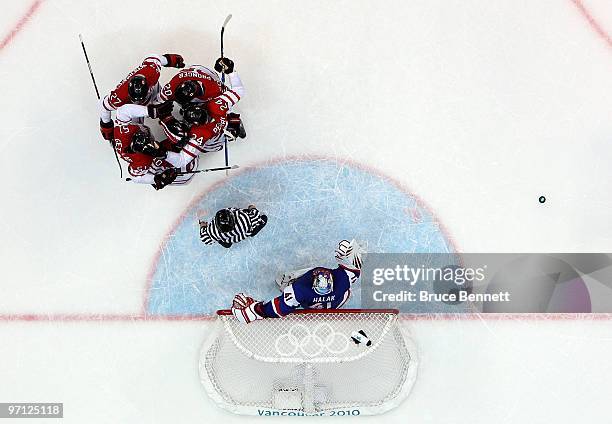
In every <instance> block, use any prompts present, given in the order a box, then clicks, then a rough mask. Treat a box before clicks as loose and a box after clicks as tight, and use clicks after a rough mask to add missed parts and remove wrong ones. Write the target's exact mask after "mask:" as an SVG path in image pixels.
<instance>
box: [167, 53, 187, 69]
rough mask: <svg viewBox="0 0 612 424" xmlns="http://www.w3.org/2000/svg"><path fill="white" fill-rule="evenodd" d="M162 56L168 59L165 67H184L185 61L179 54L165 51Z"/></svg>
mask: <svg viewBox="0 0 612 424" xmlns="http://www.w3.org/2000/svg"><path fill="white" fill-rule="evenodd" d="M164 57H165V58H166V60H168V64H167V65H166V68H184V67H185V61H184V60H183V56H181V55H180V54H174V53H166V54H165V55H164Z"/></svg>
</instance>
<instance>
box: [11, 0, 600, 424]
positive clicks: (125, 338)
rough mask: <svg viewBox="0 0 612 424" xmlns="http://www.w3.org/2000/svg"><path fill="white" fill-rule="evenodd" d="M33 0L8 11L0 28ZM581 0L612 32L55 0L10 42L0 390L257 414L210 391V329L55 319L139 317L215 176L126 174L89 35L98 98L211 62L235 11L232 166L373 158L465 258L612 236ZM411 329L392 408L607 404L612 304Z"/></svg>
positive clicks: (372, 5)
mask: <svg viewBox="0 0 612 424" xmlns="http://www.w3.org/2000/svg"><path fill="white" fill-rule="evenodd" d="M30 4H31V3H30V1H29V0H28V1H26V0H21V1H14V2H10V3H8V2H7V4H3V5H2V11H3V12H2V14H1V15H2V16H1V17H0V28H1V30H0V31H1V32H2V35H0V36H4V34H8V33H9V32H10V31H11V28H13V27H14V25H15V24H16V22H17V21H18V20H19V18H20V16H22V15H23V14H24V13H26V11H27V10H28V8H29V7H30ZM580 4H584V6H585V7H586V8H587V9H588V10H589V11H590V12H591V13H592V16H593V17H594V18H595V19H597V25H599V27H600V28H601V29H602V30H603V31H608V32H609V33H612V8H611V7H610V5H609V3H607V2H606V1H604V0H585V1H584V3H580V2H578V0H555V1H553V0H546V1H539V2H533V1H527V0H519V1H506V0H497V1H485V0H469V1H452V0H445V1H443V0H429V1H395V0H394V1H387V2H375V1H363V0H354V1H336V2H327V1H323V0H311V1H307V2H306V1H303V2H298V1H292V2H281V1H272V0H263V1H258V2H249V1H246V0H235V1H232V2H229V1H218V2H212V1H204V0H202V1H197V2H196V1H184V0H180V1H172V2H170V1H166V2H162V1H151V0H149V1H141V0H138V1H130V2H120V3H117V2H114V3H112V2H108V1H88V2H77V1H68V0H46V1H44V2H43V3H42V4H41V5H40V7H39V10H38V11H37V13H36V14H34V15H33V17H32V19H31V20H30V21H29V22H27V23H26V24H25V25H24V26H23V28H22V30H21V31H20V32H19V33H17V34H16V35H15V36H14V38H13V39H12V41H11V42H10V43H9V44H7V45H6V47H4V48H3V49H1V50H0V65H1V70H0V75H1V77H0V94H1V95H2V109H1V111H2V115H1V116H2V123H1V125H0V143H1V145H2V155H1V156H0V169H2V180H1V181H2V187H3V188H2V206H1V213H0V217H1V219H0V240H2V242H1V243H0V269H1V270H2V278H1V279H0V280H1V281H2V284H1V287H2V290H1V295H0V315H2V316H3V317H4V318H5V319H4V320H3V321H2V322H0V338H1V339H2V342H1V343H0V362H1V365H0V381H1V383H0V401H2V402H10V401H33V402H64V404H65V419H64V421H63V422H65V423H83V422H88V423H165V422H177V423H195V422H215V421H218V420H223V421H224V422H228V423H230V422H232V423H234V422H247V421H246V419H245V418H241V417H237V416H231V415H229V414H227V413H225V412H223V411H221V410H220V409H218V408H217V407H216V406H215V405H214V404H212V403H211V402H210V401H209V399H208V398H206V396H205V394H204V392H203V390H202V389H201V387H200V385H199V381H198V376H197V357H198V349H199V346H200V344H201V343H202V341H203V339H204V337H205V336H206V333H207V331H208V330H209V328H210V323H209V322H204V321H172V322H168V321H144V322H143V321H134V322H130V321H125V320H117V321H112V322H110V321H88V320H75V321H65V320H60V319H58V316H59V318H61V316H63V315H66V314H69V315H73V316H76V317H77V318H78V317H92V316H96V314H100V315H104V316H106V315H117V316H137V315H139V314H140V313H141V308H142V299H143V291H144V290H145V282H146V278H147V272H148V271H149V267H150V263H151V258H152V257H154V255H155V253H156V252H157V250H158V247H159V244H160V242H161V241H162V239H163V237H164V235H165V234H166V233H167V232H168V230H169V228H170V227H171V226H172V224H173V223H174V221H175V220H176V219H177V217H178V216H179V215H180V214H181V212H183V211H184V209H185V208H186V206H187V205H188V204H189V202H190V201H191V200H192V199H193V198H194V197H195V196H197V195H198V194H199V193H201V192H202V191H203V190H205V189H206V188H207V187H210V186H211V185H212V184H214V183H216V182H218V181H220V180H222V179H223V178H225V176H224V175H223V174H222V173H220V174H215V175H209V174H207V175H203V176H197V179H195V180H194V182H193V183H192V184H191V185H189V186H186V187H179V188H173V189H167V190H163V191H160V192H155V191H154V190H153V189H151V188H150V187H146V186H144V187H143V186H141V185H135V184H129V183H125V182H122V181H120V179H119V176H118V170H117V168H116V164H115V162H114V157H113V155H112V151H111V149H109V147H108V146H107V145H106V144H105V143H104V142H103V141H102V140H101V138H100V136H99V133H98V128H97V115H96V114H97V112H96V99H95V95H94V91H93V87H92V85H91V81H90V77H89V74H88V71H87V67H86V65H85V63H84V60H83V56H82V52H81V49H80V45H79V43H78V34H79V33H82V34H83V36H84V39H85V41H86V43H87V47H88V51H89V55H90V59H91V61H92V65H93V69H94V71H95V74H96V78H97V81H98V85H99V87H100V89H101V91H102V92H106V91H108V90H109V89H111V88H112V87H114V85H115V84H116V83H117V82H118V80H119V79H121V78H123V77H124V76H125V74H127V72H128V71H129V70H130V69H131V68H132V67H133V66H135V65H136V64H137V63H138V62H139V61H140V60H141V59H142V58H143V57H144V56H145V55H146V54H147V53H150V52H155V53H166V52H176V53H181V54H183V55H184V56H185V57H186V59H187V61H189V62H199V63H204V64H211V63H212V62H213V61H214V59H215V58H216V57H217V56H218V31H219V25H220V24H221V23H222V21H223V19H224V17H225V16H226V15H227V14H228V13H230V12H231V13H232V14H233V15H234V17H233V19H232V21H231V22H230V24H229V27H228V30H227V32H226V54H227V55H228V56H229V57H232V58H233V59H235V61H236V64H237V69H239V70H240V73H241V76H242V79H243V81H244V84H245V86H246V88H247V90H248V95H247V97H246V98H245V100H244V102H243V103H241V105H240V109H241V112H242V113H243V114H244V117H245V121H246V125H247V131H248V133H249V138H248V142H246V143H244V144H242V145H240V146H236V147H235V148H232V150H231V151H230V157H231V160H232V162H235V163H238V164H240V165H242V166H248V165H249V164H253V163H260V162H262V161H266V160H268V159H276V158H282V157H284V156H294V155H300V156H301V155H306V154H316V155H324V156H330V157H339V158H350V159H351V160H354V161H356V162H359V163H364V164H368V165H370V166H372V167H374V168H376V169H378V170H380V171H383V172H384V173H385V174H387V175H389V176H391V177H393V178H395V179H397V180H399V181H401V182H402V183H404V184H405V185H406V186H408V187H410V189H411V190H412V191H413V192H414V193H415V194H416V195H418V196H419V197H420V198H422V199H423V200H424V201H425V202H426V203H427V204H429V205H430V206H431V208H432V209H433V210H434V211H435V213H436V215H437V216H438V217H439V218H440V220H441V222H442V223H444V224H445V226H446V227H447V228H448V230H449V232H450V234H451V235H452V236H453V239H454V240H455V242H456V245H457V247H458V248H459V249H460V250H461V251H463V252H532V251H533V252H538V251H542V252H548V251H554V252H581V251H604V252H605V251H609V250H610V248H611V247H612V234H611V231H610V229H611V226H610V222H609V216H610V212H611V195H610V193H612V182H611V181H612V179H611V178H610V172H609V169H610V165H609V164H610V161H611V159H612V147H611V146H612V120H611V119H610V93H611V92H612V78H610V75H611V70H612V47H610V45H609V44H608V43H607V42H606V40H605V39H604V38H603V37H602V36H601V35H600V34H598V33H597V31H596V30H595V29H594V28H593V26H592V25H590V24H589V21H588V20H587V19H586V18H585V16H583V14H581V11H580V9H579V7H578V5H580ZM169 75H171V72H170V71H168V70H165V71H164V73H163V76H162V78H163V79H167V78H168V77H169ZM204 162H205V163H207V164H210V165H211V166H215V165H220V164H222V163H223V154H222V153H219V154H215V155H211V156H210V157H209V158H207V159H206V161H204ZM540 195H545V196H546V198H547V199H548V200H547V202H546V203H545V204H540V203H538V201H537V199H538V197H539V196H540ZM312 219H316V217H312ZM28 314H32V315H36V316H39V317H41V316H42V317H49V319H50V321H45V320H43V321H27V320H24V319H23V318H24V317H23V316H24V315H28ZM11 317H21V319H16V320H12V319H11ZM411 326H412V330H413V334H414V338H415V340H416V343H417V344H418V345H419V347H420V349H421V357H422V366H421V369H420V376H419V379H418V382H417V384H416V386H415V388H414V391H413V393H412V395H411V396H410V398H409V399H408V400H407V401H406V402H405V403H404V404H403V405H402V407H401V408H400V409H397V410H395V411H393V412H391V413H390V414H389V415H388V416H387V417H385V419H387V420H388V421H389V422H393V423H400V422H401V423H405V422H413V423H448V422H454V423H470V424H475V423H490V422H530V423H545V422H546V423H548V422H555V423H574V422H578V421H580V422H602V421H605V420H607V419H609V412H608V408H607V404H608V402H609V399H610V397H611V396H612V389H611V386H610V384H609V379H610V376H611V375H612V365H611V362H610V354H611V353H612V336H611V334H612V333H611V330H612V321H610V320H597V321H591V320H577V321H571V320H570V321H567V320H566V321H543V320H524V321H493V320H487V319H483V320H474V321H415V322H412V323H411ZM320 421H321V422H326V420H325V419H321V420H320ZM278 422H284V421H283V420H282V419H280V420H278Z"/></svg>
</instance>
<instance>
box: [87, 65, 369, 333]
mask: <svg viewBox="0 0 612 424" xmlns="http://www.w3.org/2000/svg"><path fill="white" fill-rule="evenodd" d="M162 67H169V68H176V69H180V70H179V71H178V72H177V73H176V74H175V75H174V76H173V77H172V78H171V79H170V81H169V82H168V83H167V84H165V85H164V86H163V87H161V85H160V82H159V79H160V74H161V68H162ZM215 71H216V72H215ZM225 78H227V84H226V81H225ZM243 96H244V88H243V86H242V81H241V80H240V77H239V76H238V74H237V73H236V71H235V70H234V62H233V61H232V60H230V59H228V58H226V57H221V58H219V59H217V61H216V62H215V64H214V71H213V70H211V69H209V68H206V67H204V66H201V65H192V66H190V67H187V68H185V62H184V59H183V57H182V56H181V55H178V54H172V53H168V54H164V55H149V56H148V57H147V58H145V60H144V61H143V62H142V64H141V65H140V66H138V67H137V68H136V69H134V70H133V71H132V72H130V73H129V75H128V76H127V77H126V78H125V79H124V80H123V81H121V82H120V83H119V85H117V87H116V88H115V89H114V90H112V91H111V92H110V94H108V95H106V96H104V97H103V98H102V99H101V100H100V103H99V110H100V131H101V133H102V137H103V138H104V139H105V140H107V141H109V142H110V144H111V145H112V147H113V148H114V149H115V152H116V154H117V156H118V157H120V158H121V159H122V160H123V161H125V162H127V164H128V172H129V174H130V177H129V178H128V180H131V181H132V182H135V183H141V184H151V185H153V187H154V188H155V189H156V190H159V189H162V188H164V187H165V186H167V185H170V184H172V185H176V184H185V183H187V182H189V181H190V179H191V178H192V177H193V175H194V173H193V172H194V170H196V169H197V166H198V158H199V156H200V155H202V154H205V153H208V152H214V151H219V150H221V149H223V147H224V144H225V143H226V142H227V141H228V140H227V138H229V139H231V140H235V139H236V138H244V137H246V132H245V130H244V126H243V124H242V122H241V120H240V115H239V114H237V113H235V112H234V111H233V107H234V106H235V105H236V104H237V103H238V101H239V100H240V99H241V98H242V97H243ZM175 103H177V104H178V106H179V113H178V116H180V119H178V118H177V117H175V115H173V110H174V104H175ZM113 112H114V113H115V119H114V120H113V117H112V113H113ZM145 118H151V119H154V120H157V122H158V123H159V125H160V126H161V128H162V129H163V133H164V135H165V138H164V139H163V140H159V141H158V140H156V139H155V137H154V136H153V134H152V132H151V129H150V128H149V127H148V126H147V125H145ZM267 222H268V217H267V216H266V215H263V214H261V213H260V212H259V210H257V208H256V207H255V206H254V205H250V206H249V207H248V208H247V209H238V208H226V209H222V210H220V211H218V212H217V213H216V215H215V216H214V218H213V219H212V220H211V221H210V222H207V221H203V220H200V238H201V240H202V242H203V243H205V244H213V243H215V242H216V243H218V244H220V245H221V246H223V247H225V248H230V247H231V246H232V245H233V244H235V243H238V242H240V241H242V240H244V239H245V238H247V237H254V236H255V235H257V234H258V233H259V232H260V231H261V230H262V228H264V226H265V225H266V223H267ZM363 254H364V249H363V247H362V246H360V245H359V243H357V242H356V241H355V240H353V241H351V242H349V241H347V240H342V241H341V242H340V243H339V245H338V247H337V248H336V254H335V257H336V261H337V262H338V267H337V268H335V269H329V268H323V267H317V268H312V269H309V268H307V269H302V270H299V271H294V272H289V273H285V274H283V275H282V276H281V277H279V278H278V279H277V281H276V282H277V284H278V286H279V289H280V290H281V294H280V295H279V296H278V297H275V298H274V299H272V300H270V301H267V302H259V301H256V300H254V299H253V298H252V297H250V296H247V295H245V294H243V293H239V294H237V295H236V296H235V297H234V299H233V302H232V312H233V314H234V316H235V317H236V319H238V320H239V321H241V322H244V323H250V322H253V321H256V320H260V319H264V318H278V317H282V316H284V315H287V314H289V313H291V312H292V311H294V310H295V309H297V308H304V309H336V308H340V307H342V306H343V305H344V304H345V303H346V302H347V300H348V299H349V297H350V294H351V286H352V284H353V283H355V282H356V281H357V280H358V279H359V277H360V272H361V267H362V255H363Z"/></svg>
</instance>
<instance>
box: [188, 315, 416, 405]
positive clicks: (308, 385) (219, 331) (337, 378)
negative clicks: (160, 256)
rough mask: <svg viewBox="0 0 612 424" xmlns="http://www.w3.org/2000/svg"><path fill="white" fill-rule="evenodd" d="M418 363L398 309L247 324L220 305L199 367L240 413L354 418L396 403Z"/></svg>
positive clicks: (208, 386)
mask: <svg viewBox="0 0 612 424" xmlns="http://www.w3.org/2000/svg"><path fill="white" fill-rule="evenodd" d="M357 334H359V335H360V336H361V339H360V340H356V339H358V338H356V337H355V335H357ZM364 335H367V339H366V338H365V337H366V336H364ZM417 363H418V360H417V354H416V348H415V345H414V344H413V342H412V340H411V338H410V336H409V333H408V329H407V328H406V322H404V323H401V322H400V321H399V320H398V311H397V310H366V309H344V310H299V311H295V312H294V313H292V314H291V315H288V316H286V317H283V318H279V319H271V320H258V321H256V322H253V323H251V324H249V325H244V324H243V323H241V322H239V321H238V320H237V319H236V318H235V317H234V316H233V314H232V312H231V311H229V310H222V311H219V312H218V315H217V323H216V327H215V329H214V331H213V332H212V333H211V334H210V336H209V338H208V339H207V340H206V341H205V343H204V345H203V346H202V349H201V352H200V364H199V369H200V379H201V382H202V385H203V386H204V388H205V390H206V392H207V394H208V396H209V397H210V398H211V399H212V400H213V401H214V402H215V403H216V404H217V405H219V406H220V407H222V408H224V409H226V410H228V411H231V412H233V413H236V414H247V415H257V416H273V415H283V416H298V415H320V416H342V415H349V416H355V415H375V414H380V413H383V412H386V411H388V410H390V409H392V408H395V407H397V406H398V405H399V404H400V403H401V402H402V401H403V400H404V399H405V398H406V397H407V396H408V394H409V393H410V391H411V389H412V386H413V384H414V382H415V379H416V374H417Z"/></svg>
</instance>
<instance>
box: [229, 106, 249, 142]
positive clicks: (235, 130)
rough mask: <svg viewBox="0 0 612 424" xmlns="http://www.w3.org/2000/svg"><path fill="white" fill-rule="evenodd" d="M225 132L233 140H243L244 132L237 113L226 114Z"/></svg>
mask: <svg viewBox="0 0 612 424" xmlns="http://www.w3.org/2000/svg"><path fill="white" fill-rule="evenodd" d="M227 131H228V132H229V133H230V134H231V135H232V136H234V138H245V137H246V130H245V129H244V124H243V123H242V119H240V114H239V113H234V112H230V113H228V114H227Z"/></svg>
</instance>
